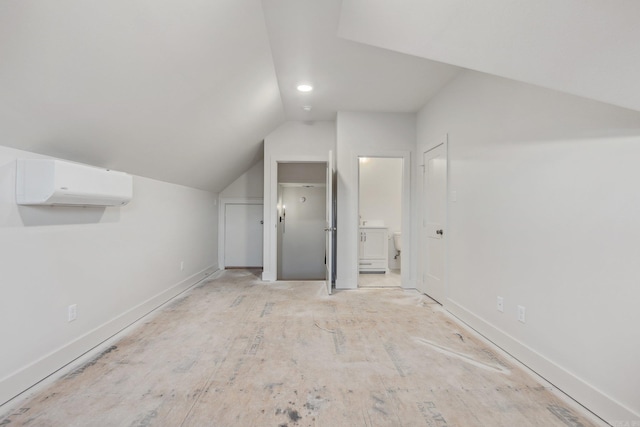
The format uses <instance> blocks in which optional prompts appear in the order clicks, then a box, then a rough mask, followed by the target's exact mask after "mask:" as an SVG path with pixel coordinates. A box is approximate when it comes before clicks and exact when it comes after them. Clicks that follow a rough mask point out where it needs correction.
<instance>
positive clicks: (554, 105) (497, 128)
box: [417, 71, 640, 422]
mask: <svg viewBox="0 0 640 427" xmlns="http://www.w3.org/2000/svg"><path fill="white" fill-rule="evenodd" d="M447 134H448V144H449V190H450V193H449V194H450V196H451V194H452V192H455V193H456V198H455V199H454V198H451V197H449V201H448V227H447V230H448V243H449V251H448V260H449V261H448V271H449V281H448V289H447V299H446V301H445V303H444V306H445V307H446V308H447V309H448V310H450V311H451V312H452V313H454V314H455V315H456V316H458V317H460V318H461V319H463V320H464V321H465V322H467V323H468V324H469V325H471V326H472V327H473V328H475V329H477V330H478V331H480V332H481V333H483V334H484V335H486V336H487V337H489V338H490V339H491V340H492V341H494V342H495V343H497V344H498V345H500V346H501V347H502V348H504V349H506V350H507V351H508V352H510V353H512V354H513V355H514V356H516V357H517V358H518V359H520V360H521V361H522V362H524V363H525V364H526V365H528V366H529V367H531V368H532V369H533V370H535V371H536V372H538V373H539V374H541V375H542V376H543V377H545V378H546V379H547V380H549V381H550V382H551V383H553V384H554V385H556V386H557V387H559V388H560V389H562V390H563V391H565V392H566V393H568V394H569V395H570V396H572V397H573V398H575V399H576V400H577V401H578V402H580V403H582V404H583V405H585V406H586V407H588V408H589V409H591V410H592V411H594V412H595V413H596V414H598V415H600V416H601V417H603V418H604V419H605V420H607V421H609V422H614V421H621V420H636V422H638V421H640V401H638V396H639V395H640V371H638V369H637V364H638V360H640V339H638V331H637V326H638V325H639V324H640V310H638V309H637V303H638V301H640V286H638V268H637V260H638V259H640V245H639V244H638V242H639V241H640V223H639V222H638V218H640V192H639V191H638V183H640V168H639V167H638V159H639V158H640V113H637V112H634V111H631V110H625V109H622V108H617V107H613V106H610V105H607V104H602V103H599V102H596V101H589V100H586V99H583V98H579V97H575V96H571V95H566V94H562V93H559V92H555V91H551V90H546V89H541V88H537V87H534V86H530V85H526V84H522V83H516V82H513V81H510V80H506V79H502V78H498V77H494V76H489V75H485V74H481V73H477V72H471V71H469V72H465V73H463V74H461V75H460V76H459V77H458V78H457V79H455V80H454V81H453V82H452V83H450V84H449V85H448V86H447V87H445V88H444V89H443V90H442V91H441V92H440V93H439V94H438V95H437V96H436V97H435V98H434V99H432V100H431V101H430V102H429V103H428V104H427V105H426V106H425V107H424V108H423V109H422V110H421V111H420V112H419V114H418V151H419V154H420V155H421V154H422V153H423V152H424V151H426V150H428V149H429V148H431V147H432V146H434V145H435V144H437V143H438V142H439V141H441V140H442V137H443V136H446V135H447ZM420 194H421V191H420V189H418V191H417V196H418V197H420ZM498 296H502V297H503V298H504V312H503V313H501V312H499V311H498V310H497V309H496V298H497V297H498ZM518 305H521V306H524V307H525V308H526V323H521V322H519V321H518V320H517V315H516V313H517V306H518Z"/></svg>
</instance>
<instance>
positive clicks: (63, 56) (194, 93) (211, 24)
mask: <svg viewBox="0 0 640 427" xmlns="http://www.w3.org/2000/svg"><path fill="white" fill-rule="evenodd" d="M340 3H341V1H340V0H322V1H311V0H263V1H260V0H214V1H211V0H180V1H177V0H110V1H99V0H56V1H42V0H20V1H17V0H15V1H12V0H0V145H4V146H9V147H15V148H19V149H23V150H27V151H33V152H37V153H41V154H47V155H51V156H55V157H60V158H64V159H68V160H73V161H78V162H82V163H88V164H92V165H96V166H102V167H108V168H113V169H116V170H122V171H126V172H129V173H132V174H136V175H141V176H146V177H151V178H156V179H160V180H163V181H168V182H174V183H178V184H183V185H187V186H191V187H195V188H201V189H206V190H211V191H215V192H219V191H221V190H222V189H224V188H225V187H226V186H227V185H228V184H229V183H231V182H232V181H233V180H234V179H235V178H236V177H238V176H239V175H241V174H242V173H243V172H244V171H245V170H247V169H248V168H249V167H250V166H251V165H252V164H254V163H255V162H256V161H257V160H258V159H260V158H261V156H262V141H263V139H264V137H265V136H266V135H268V134H269V133H270V132H271V131H272V130H274V129H275V128H277V127H278V126H279V125H280V124H281V123H282V122H283V121H285V120H327V119H328V120H332V119H334V118H335V115H336V111H337V110H339V109H342V110H362V111H379V110H384V111H415V110H416V109H417V108H419V107H420V106H421V105H423V104H424V103H425V102H426V101H427V99H428V98H429V96H431V95H432V94H433V93H434V92H435V91H437V90H438V89H439V88H440V87H441V86H442V85H443V84H445V83H446V82H447V81H449V80H450V79H451V78H452V77H453V76H454V75H455V73H456V72H457V71H458V68H456V67H451V66H448V65H444V64H438V63H435V62H432V61H429V60H426V59H423V58H416V57H411V56H408V55H402V54H399V53H395V52H390V51H387V50H384V49H379V48H374V47H371V46H367V45H363V44H360V43H354V42H351V41H347V40H342V39H339V38H338V37H337V35H336V31H337V28H338V20H339V17H340ZM301 80H307V81H311V82H312V83H313V84H314V85H315V86H316V90H315V91H314V92H313V93H312V94H308V95H307V96H301V95H300V94H299V93H298V92H297V91H296V89H295V87H296V85H297V84H298V82H299V81H301ZM302 105H311V106H312V108H313V109H312V111H311V112H309V113H307V112H304V111H302V110H301V106H302Z"/></svg>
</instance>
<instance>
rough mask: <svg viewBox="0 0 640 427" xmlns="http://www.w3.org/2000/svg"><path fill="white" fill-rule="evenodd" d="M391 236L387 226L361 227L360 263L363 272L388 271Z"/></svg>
mask: <svg viewBox="0 0 640 427" xmlns="http://www.w3.org/2000/svg"><path fill="white" fill-rule="evenodd" d="M388 245H389V237H388V233H387V229H386V228H381V227H360V244H359V251H358V258H359V259H358V264H359V268H360V272H361V273H386V272H387V269H388V259H387V258H388V253H389V249H388Z"/></svg>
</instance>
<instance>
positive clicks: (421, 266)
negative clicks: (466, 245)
mask: <svg viewBox="0 0 640 427" xmlns="http://www.w3.org/2000/svg"><path fill="white" fill-rule="evenodd" d="M440 146H443V148H444V156H445V165H446V167H447V171H446V175H445V183H444V185H445V207H444V209H445V212H444V224H443V225H444V227H443V228H444V230H445V233H446V236H445V238H444V277H443V278H442V280H443V281H444V298H443V299H444V300H446V299H447V298H449V295H450V293H449V253H450V252H449V243H450V241H451V240H450V239H449V235H450V234H451V231H450V230H449V224H450V221H449V214H450V209H449V204H450V203H451V200H450V196H449V195H450V193H451V191H450V189H449V182H450V179H449V177H450V171H449V169H450V163H449V134H445V135H444V137H443V138H442V139H440V140H439V142H437V143H435V144H433V145H430V146H428V148H426V149H425V150H424V151H423V152H422V155H421V158H420V162H422V164H421V165H420V166H421V167H422V176H420V196H419V197H420V206H419V208H418V209H419V211H420V223H419V224H417V226H418V229H419V230H420V231H419V233H418V236H419V238H418V242H420V247H419V248H418V258H419V259H418V268H417V275H418V277H417V278H416V286H417V288H416V289H418V290H419V291H420V292H422V293H423V294H425V295H428V294H427V293H426V292H425V291H426V289H424V288H425V286H424V276H425V264H426V263H425V246H426V239H425V236H424V226H423V224H424V221H425V219H426V218H425V206H424V205H425V201H424V199H425V194H424V179H425V176H426V172H427V165H426V164H425V161H424V157H425V156H426V154H427V153H428V152H429V151H431V150H435V149H436V148H438V147H440ZM439 302H440V301H439Z"/></svg>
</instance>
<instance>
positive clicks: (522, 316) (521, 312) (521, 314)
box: [518, 305, 524, 323]
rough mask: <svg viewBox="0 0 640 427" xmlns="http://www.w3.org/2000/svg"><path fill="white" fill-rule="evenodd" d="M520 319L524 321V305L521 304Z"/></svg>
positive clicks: (519, 309)
mask: <svg viewBox="0 0 640 427" xmlns="http://www.w3.org/2000/svg"><path fill="white" fill-rule="evenodd" d="M518 320H519V321H521V322H522V323H524V307H523V306H521V305H519V306H518Z"/></svg>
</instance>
